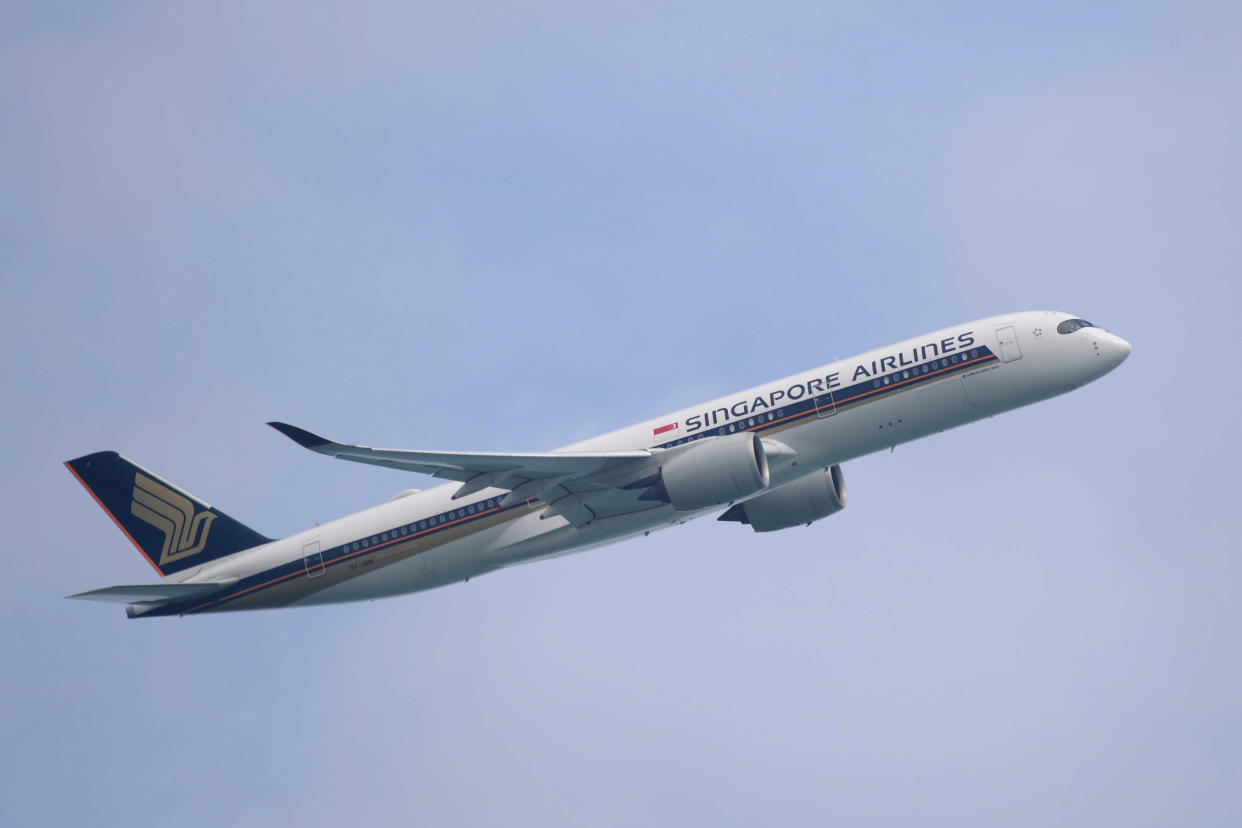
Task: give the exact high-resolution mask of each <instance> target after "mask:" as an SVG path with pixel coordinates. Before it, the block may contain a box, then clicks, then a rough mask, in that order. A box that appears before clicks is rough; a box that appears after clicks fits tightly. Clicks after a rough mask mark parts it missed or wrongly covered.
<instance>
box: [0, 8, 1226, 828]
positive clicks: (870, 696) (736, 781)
mask: <svg viewBox="0 0 1242 828" xmlns="http://www.w3.org/2000/svg"><path fill="white" fill-rule="evenodd" d="M5 16H6V18H8V19H7V21H6V25H4V26H3V27H0V150H3V151H2V152H0V159H2V160H0V279H2V280H3V287H4V295H5V300H6V301H5V302H4V304H3V309H2V310H0V314H3V316H2V317H0V322H2V324H0V381H2V382H3V387H4V388H5V390H6V394H5V399H6V401H7V403H6V404H5V405H4V406H3V407H2V408H0V411H2V412H3V414H2V422H3V425H4V429H3V433H4V435H5V436H4V437H3V438H0V450H2V452H3V457H4V460H5V462H4V464H3V472H2V473H0V480H2V481H3V483H2V485H3V495H4V502H5V503H6V504H7V509H6V510H5V514H6V517H7V525H8V527H9V530H10V541H9V549H10V554H9V555H8V556H7V561H8V572H7V577H6V578H4V579H0V598H2V600H0V620H2V622H3V628H4V629H5V631H6V633H5V635H4V636H3V637H2V638H0V641H2V642H3V644H2V645H0V646H2V647H3V649H2V650H0V657H2V658H3V664H4V666H5V669H4V670H3V671H0V695H2V697H3V698H4V699H5V700H6V702H7V703H6V704H5V705H4V712H3V713H0V744H3V745H4V749H3V751H4V752H3V755H4V756H5V759H6V762H5V764H6V766H7V769H8V770H7V772H6V774H4V776H3V780H2V781H0V798H2V799H3V801H4V802H5V803H6V804H5V811H6V815H7V816H8V817H9V819H11V820H13V821H14V822H15V823H17V824H27V823H46V824H82V823H101V824H115V823H122V822H124V823H127V824H132V823H134V822H137V823H139V824H152V825H169V826H182V825H208V824H212V825H215V824H220V823H221V822H224V823H226V824H258V823H260V822H262V821H275V822H294V821H299V822H301V823H303V824H311V825H314V824H338V823H339V822H341V821H342V820H345V819H358V818H361V819H365V820H367V821H369V822H375V823H379V824H409V823H410V822H411V821H417V822H418V823H419V824H429V825H478V824H504V825H514V824H535V823H538V824H543V825H547V824H554V825H562V824H572V825H576V824H593V825H634V824H654V825H679V826H684V825H712V826H719V825H734V824H736V825H750V824H756V823H759V822H764V823H773V822H775V823H778V824H789V825H822V824H825V823H829V822H831V823H835V824H860V823H861V824H872V825H909V824H912V823H918V824H932V825H955V826H956V825H962V824H978V825H994V824H998V823H1002V824H1015V825H1046V824H1070V825H1098V824H1101V823H1105V824H1119V823H1125V824H1133V825H1166V824H1169V823H1172V822H1175V821H1176V822H1190V823H1194V824H1200V825H1236V824H1238V822H1239V821H1240V820H1242V795H1240V794H1239V790H1242V785H1240V783H1242V747H1240V746H1242V703H1240V702H1239V699H1242V667H1240V666H1239V662H1238V659H1237V653H1238V652H1239V650H1240V647H1239V644H1240V642H1239V640H1238V637H1239V632H1238V631H1239V629H1242V610H1240V609H1239V602H1238V600H1237V595H1238V591H1239V588H1240V587H1242V563H1240V562H1239V560H1238V548H1239V543H1238V531H1237V528H1236V521H1235V519H1234V512H1235V510H1236V506H1235V500H1236V492H1237V483H1238V474H1237V468H1238V460H1239V456H1238V455H1239V445H1238V442H1239V441H1238V436H1237V435H1238V429H1237V425H1236V422H1235V420H1236V415H1235V412H1237V411H1238V410H1239V404H1240V402H1242V400H1240V395H1239V391H1238V389H1239V387H1240V385H1242V383H1239V382H1238V381H1237V380H1236V379H1235V375H1236V371H1235V369H1234V366H1233V360H1232V353H1233V351H1234V350H1235V349H1234V347H1233V344H1232V341H1231V339H1232V332H1233V330H1234V329H1235V328H1236V325H1237V318H1238V312H1239V310H1240V309H1242V308H1240V304H1242V303H1240V301H1239V298H1240V297H1239V293H1240V289H1239V287H1238V279H1237V274H1238V272H1239V266H1240V265H1242V242H1240V239H1242V235H1239V233H1238V230H1237V228H1238V227H1239V226H1242V196H1240V195H1239V194H1240V193H1242V162H1240V161H1239V154H1238V152H1237V147H1238V146H1239V144H1240V141H1242V129H1240V127H1242V115H1240V114H1239V113H1242V80H1240V79H1242V58H1240V57H1239V56H1240V55H1242V28H1240V27H1242V14H1239V11H1238V7H1237V6H1236V4H1226V3H1218V4H1213V3H1177V4H1141V3H1140V4H1130V3H1126V4H1119V3H1096V4H1082V3H1062V4H1038V5H1030V6H1016V5H1010V6H1006V5H1001V6H998V5H996V4H983V3H980V4H970V3H954V4H943V5H940V6H936V7H931V6H928V5H926V4H918V3H893V4H872V5H869V6H867V7H865V8H863V7H859V6H856V5H855V4H844V5H832V4H800V3H780V4H768V5H765V6H764V7H762V8H760V7H758V6H745V5H735V4H734V5H722V4H701V5H687V6H682V7H679V8H677V9H670V8H666V7H662V6H650V7H636V5H635V4H632V3H625V4H611V5H583V4H570V3H565V4H555V3H553V4H532V5H528V6H525V7H521V8H518V7H514V6H513V5H511V4H494V5H487V4H477V5H475V6H472V7H470V8H455V7H433V6H418V5H410V6H407V5H403V4H396V3H381V2H370V3H351V4H342V5H339V6H328V5H325V6H320V7H316V8H314V9H308V8H307V7H305V6H304V4H293V3H271V4H264V5H262V6H261V7H256V6H255V5H253V4H235V3H219V4H212V5H211V6H209V7H205V6H202V5H200V4H185V3H175V4H158V5H149V6H148V5H145V4H137V3H116V4H106V3H104V4H95V5H92V6H91V8H89V9H84V8H82V7H81V6H80V4H69V3H63V4H55V3H49V4H39V5H38V6H37V7H35V6H32V7H27V8H25V9H21V10H11V11H8V12H6V15H5ZM1033 308H1056V309H1062V310H1068V311H1072V312H1075V313H1078V314H1081V315H1083V316H1085V317H1087V318H1089V319H1091V320H1093V321H1096V322H1098V323H1099V324H1101V325H1103V326H1105V327H1107V328H1109V329H1111V330H1114V331H1116V332H1117V333H1119V334H1121V335H1122V336H1124V337H1126V338H1127V339H1129V340H1130V341H1131V342H1132V343H1133V344H1134V354H1133V356H1132V357H1131V358H1130V360H1129V361H1128V362H1127V363H1126V364H1125V365H1124V366H1122V367H1121V368H1120V369H1119V370H1118V371H1116V372H1115V373H1114V374H1111V375H1109V376H1108V377H1105V378H1104V379H1103V380H1101V381H1099V382H1098V383H1096V384H1093V385H1091V386H1088V387H1086V388H1084V389H1081V390H1079V391H1076V392H1074V393H1073V394H1070V395H1068V396H1065V397H1061V398H1058V399H1055V400H1052V401H1048V402H1045V403H1041V404H1039V405H1036V406H1033V407H1031V408H1028V409H1024V410H1021V411H1018V412H1013V413H1010V414H1006V415H1004V416H1001V417H998V418H994V419H991V420H987V421H985V422H981V423H977V424H974V425H971V426H968V427H966V428H963V429H959V430H957V431H954V432H951V433H948V434H943V435H938V436H936V437H934V438H929V439H927V440H924V441H921V442H918V443H915V444H912V445H909V446H903V447H899V448H898V449H897V450H896V451H895V452H894V453H892V454H888V453H886V454H882V455H875V456H872V457H868V458H863V459H860V460H858V461H855V462H852V463H850V464H849V465H848V466H847V467H846V469H845V473H846V477H847V480H848V484H849V490H850V505H849V508H848V509H846V510H845V511H844V512H843V513H841V514H840V515H838V516H835V517H833V518H832V519H830V520H827V521H824V522H822V523H818V524H816V525H814V526H813V527H812V528H810V529H805V530H803V529H798V530H790V531H787V532H783V533H777V534H773V535H765V536H758V535H754V534H753V533H751V532H749V531H747V530H745V529H743V528H740V527H739V526H738V525H736V524H720V523H716V522H713V521H708V520H705V521H699V522H696V523H692V524H688V525H685V526H682V527H679V528H676V529H672V530H668V531H666V532H662V533H657V534H655V535H652V536H651V537H650V538H647V539H643V540H641V541H633V542H629V543H626V544H621V545H616V546H612V547H608V548H605V549H601V550H596V551H592V552H589V553H585V554H582V555H578V556H571V557H568V558H565V559H561V560H558V561H554V562H548V563H542V564H538V565H533V566H529V567H519V568H516V569H513V570H510V571H506V572H501V573H497V574H493V575H490V576H487V577H484V578H479V579H475V580H472V581H471V582H470V583H469V584H466V585H458V586H453V587H449V588H446V589H443V590H439V591H435V592H431V593H426V594H422V595H416V596H407V597H403V598H396V599H391V600H386V601H378V602H374V603H365V604H358V605H343V606H337V607H327V608H312V609H304V610H293V611H286V612H273V613H252V614H237V615H224V616H217V617H202V618H190V619H180V620H157V621H150V622H139V621H127V620H126V619H125V618H124V616H123V612H122V611H121V610H120V609H119V608H116V607H108V606H106V605H99V604H92V603H85V602H68V601H64V600H62V599H61V596H63V595H66V594H69V593H71V592H77V591H81V590H84V589H88V588H91V587H95V586H102V585H107V584H113V583H131V582H141V581H145V580H148V579H149V578H150V576H151V573H150V570H149V568H148V567H147V566H146V564H145V563H144V562H143V561H142V560H141V558H140V557H139V556H138V554H137V553H136V552H134V551H133V550H132V548H131V547H130V546H129V545H128V543H127V542H126V541H125V539H124V538H123V537H122V536H121V535H120V534H119V533H117V532H116V531H115V529H114V528H113V527H112V525H111V523H110V522H109V521H108V520H107V518H106V517H105V516H104V515H103V514H102V513H101V512H100V511H99V510H98V509H97V508H96V507H95V505H94V504H93V503H92V502H91V501H90V499H89V497H87V496H86V494H85V493H83V492H82V491H81V490H80V488H79V487H78V485H77V483H76V482H75V481H74V480H73V479H72V477H71V476H70V475H69V474H68V473H67V472H66V471H65V470H64V468H63V467H62V466H61V465H60V463H61V462H63V461H64V460H66V459H69V458H71V457H76V456H78V455H81V454H85V453H87V452H90V451H96V450H100V449H104V448H112V449H116V450H118V451H121V452H122V453H124V454H126V455H128V456H130V457H132V458H134V459H135V460H137V461H138V462H140V463H142V464H143V465H145V466H147V467H149V468H151V469H153V470H155V471H157V472H158V473H160V474H161V475H163V476H165V477H167V478H169V479H171V480H173V481H174V482H177V483H179V484H180V485H182V486H184V487H185V488H186V489H188V490H189V491H191V492H193V493H195V494H197V495H199V496H200V497H203V498H204V499H206V500H208V501H209V502H211V503H213V504H215V505H217V506H219V507H221V508H223V509H225V510H226V511H228V512H229V513H230V514H232V515H234V516H235V517H237V518H239V519H241V520H243V521H245V522H247V523H250V524H251V525H253V526H255V528H257V529H258V530H260V531H262V532H265V533H267V534H272V535H284V534H289V533H292V532H295V531H298V530H300V529H303V528H305V527H306V526H308V525H310V524H311V523H313V522H316V521H324V520H329V519H332V518H334V517H338V516H340V515H343V514H347V513H349V512H352V511H355V510H357V509H360V508H364V507H366V506H368V505H371V504H373V503H375V502H378V501H380V500H383V499H386V498H387V497H389V496H390V495H391V494H393V493H395V492H397V491H400V490H402V489H405V488H409V487H411V486H426V485H428V484H429V482H430V481H428V480H427V479H425V478H420V477H418V476H414V475H408V474H401V473H398V472H395V471H390V470H384V469H373V468H366V467H354V466H352V465H351V464H344V463H336V462H334V461H331V460H328V459H326V458H323V457H319V456H316V455H313V454H311V453H309V452H304V451H301V450H299V449H298V448H297V447H296V446H295V445H293V444H292V443H290V442H289V441H288V440H285V439H284V438H282V437H280V436H279V435H278V434H276V433H275V432H272V431H271V430H270V429H267V428H266V427H265V426H263V425H262V424H263V423H264V422H265V421H267V420H270V419H284V420H288V421H291V422H295V423H299V424H302V425H305V426H306V427H308V428H312V429H314V430H318V431H323V432H324V433H327V434H330V435H332V436H335V437H339V438H341V439H347V440H351V441H357V442H363V443H370V444H381V445H394V446H404V447H410V448H444V449H480V450H485V449H492V450H505V449H508V450H542V449H548V448H553V447H556V446H558V445H564V444H568V443H571V442H573V441H575V440H578V439H582V438H584V437H587V436H590V435H592V434H595V433H598V432H602V431H606V430H610V429H612V428H616V427H619V426H622V425H625V424H627V423H629V422H632V421H636V420H639V419H644V418H647V417H651V416H656V415H658V414H660V413H662V412H664V411H667V410H671V409H674V408H678V407H681V406H683V405H689V404H692V403H694V402H697V401H699V400H702V399H707V398H710V397H714V396H716V395H718V394H722V393H727V392H729V391H732V390H735V389H738V388H742V387H746V386H749V385H752V384H755V383H758V382H762V381H765V380H767V379H771V378H775V377H778V376H784V375H786V374H789V373H791V372H794V371H797V370H801V369H804V368H809V367H812V366H814V365H818V364H822V363H824V362H827V361H829V360H831V359H833V358H834V357H837V356H840V357H846V356H849V355H851V354H853V353H857V352H858V351H861V350H864V349H867V348H871V347H875V346H879V345H883V344H886V343H888V342H892V341H895V340H898V339H903V338H906V337H908V336H913V335H917V334H919V333H922V332H925V331H928V330H932V329H935V328H938V327H942V326H945V325H949V324H953V323H956V322H959V321H965V320H968V319H972V318H977V317H981V316H986V315H991V314H994V313H1002V312H1005V311H1008V310H1018V309H1033ZM14 534H15V537H13V535H14Z"/></svg>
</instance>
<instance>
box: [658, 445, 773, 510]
mask: <svg viewBox="0 0 1242 828" xmlns="http://www.w3.org/2000/svg"><path fill="white" fill-rule="evenodd" d="M768 480H769V476H768V457H767V455H766V454H765V453H764V450H763V443H762V441H761V440H760V439H759V435H757V434H753V433H750V432H745V433H739V434H730V435H728V436H725V437H713V438H712V439H710V440H703V441H700V442H697V443H693V444H691V445H690V446H688V447H686V448H685V449H684V450H683V451H681V452H679V453H677V454H675V455H673V456H672V457H670V458H669V460H668V461H667V462H666V463H665V464H664V465H663V466H662V467H661V468H660V476H659V479H658V480H656V481H655V482H654V484H653V485H652V486H651V489H650V490H649V491H648V492H647V493H646V494H644V495H643V499H645V500H663V501H665V502H667V503H671V504H673V508H674V509H677V510H678V511H681V512H692V511H694V510H696V509H706V508H709V507H711V506H719V505H721V504H722V503H728V502H729V501H732V500H738V499H740V498H743V497H749V496H750V495H753V494H754V493H755V492H757V491H760V490H761V489H763V488H764V487H766V486H767V485H768Z"/></svg>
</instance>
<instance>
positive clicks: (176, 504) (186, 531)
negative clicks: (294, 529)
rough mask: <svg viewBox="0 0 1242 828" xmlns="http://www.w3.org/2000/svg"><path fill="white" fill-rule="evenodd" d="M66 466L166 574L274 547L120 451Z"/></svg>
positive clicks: (266, 540) (103, 453)
mask: <svg viewBox="0 0 1242 828" xmlns="http://www.w3.org/2000/svg"><path fill="white" fill-rule="evenodd" d="M65 465H66V466H67V467H68V468H69V471H71V472H73V476H74V477H76V478H77V479H78V482H80V483H81V484H82V485H83V486H85V487H86V490H87V491H88V492H90V493H91V496H92V497H94V498H95V501H96V502H97V503H98V504H99V505H100V506H101V507H103V510H104V511H105V512H107V513H108V516H109V517H111V518H112V520H113V522H115V523H116V525H117V526H118V527H119V528H120V530H121V531H122V532H124V533H125V534H126V536H127V537H128V538H129V539H130V541H132V542H133V544H134V546H136V547H138V551H139V552H141V553H142V554H143V555H144V556H145V557H146V559H147V560H148V561H150V563H151V566H153V567H155V569H156V571H158V572H159V573H160V574H161V575H171V574H172V573H174V572H180V571H181V570H183V569H188V568H190V567H192V566H198V565H199V564H202V563H205V562H207V561H210V560H214V559H216V558H220V557H223V556H225V555H231V554H233V553H234V552H240V551H241V550H243V549H249V548H250V547H252V546H260V545H262V544H265V543H269V542H271V538H266V537H264V536H263V535H260V534H259V533H258V532H256V531H254V530H253V529H251V528H250V527H249V526H246V525H244V524H241V523H238V522H237V521H235V520H233V519H232V518H231V517H229V516H228V515H226V514H224V513H223V512H221V511H219V510H218V509H213V508H211V507H210V506H208V505H207V504H206V503H203V502H202V501H201V500H198V499H197V498H194V497H191V496H190V495H188V494H186V493H185V492H183V491H181V490H180V489H178V488H177V487H176V486H173V485H172V484H171V483H169V482H168V481H166V480H161V479H160V478H159V477H156V476H155V475H154V474H151V473H150V472H149V471H147V470H146V469H143V468H141V467H139V466H137V465H135V464H133V463H131V462H130V461H129V460H126V459H125V458H124V457H122V456H121V455H119V454H117V453H116V452H115V451H100V452H96V453H95V454H88V455H86V456H85V457H79V458H78V459H76V460H70V461H69V462H67V463H65Z"/></svg>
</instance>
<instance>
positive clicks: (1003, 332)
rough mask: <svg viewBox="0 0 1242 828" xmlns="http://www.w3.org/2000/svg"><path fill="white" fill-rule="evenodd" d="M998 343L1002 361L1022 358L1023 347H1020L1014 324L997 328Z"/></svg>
mask: <svg viewBox="0 0 1242 828" xmlns="http://www.w3.org/2000/svg"><path fill="white" fill-rule="evenodd" d="M996 344H997V345H998V346H999V347H1000V358H1001V362H1013V361H1014V360H1015V359H1022V349H1021V348H1019V347H1018V332H1017V331H1016V330H1014V326H1013V325H1005V326H1003V327H1000V328H997V329H996Z"/></svg>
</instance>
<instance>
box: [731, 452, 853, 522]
mask: <svg viewBox="0 0 1242 828" xmlns="http://www.w3.org/2000/svg"><path fill="white" fill-rule="evenodd" d="M845 502H846V497H845V476H844V475H842V474H841V467H840V466H833V467H832V468H830V469H827V470H825V471H821V472H816V473H815V474H809V475H807V476H806V477H803V478H802V479H800V480H795V481H794V482H792V483H788V484H786V485H784V486H781V487H780V488H779V489H776V490H775V491H771V492H766V493H764V494H761V495H759V496H758V497H756V498H753V499H751V500H748V501H746V502H745V503H739V504H737V505H736V506H734V507H733V508H731V509H729V510H728V511H727V512H725V513H724V514H723V515H721V516H720V517H719V518H717V520H736V521H737V522H739V523H748V524H750V528H752V529H754V530H755V531H756V532H775V531H776V530H777V529H788V528H790V527H792V526H798V525H800V524H806V525H808V526H809V525H810V524H812V523H814V522H815V521H817V520H819V519H820V518H826V517H828V516H829V515H833V514H836V513H837V512H839V511H841V510H842V509H844V508H845Z"/></svg>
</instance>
